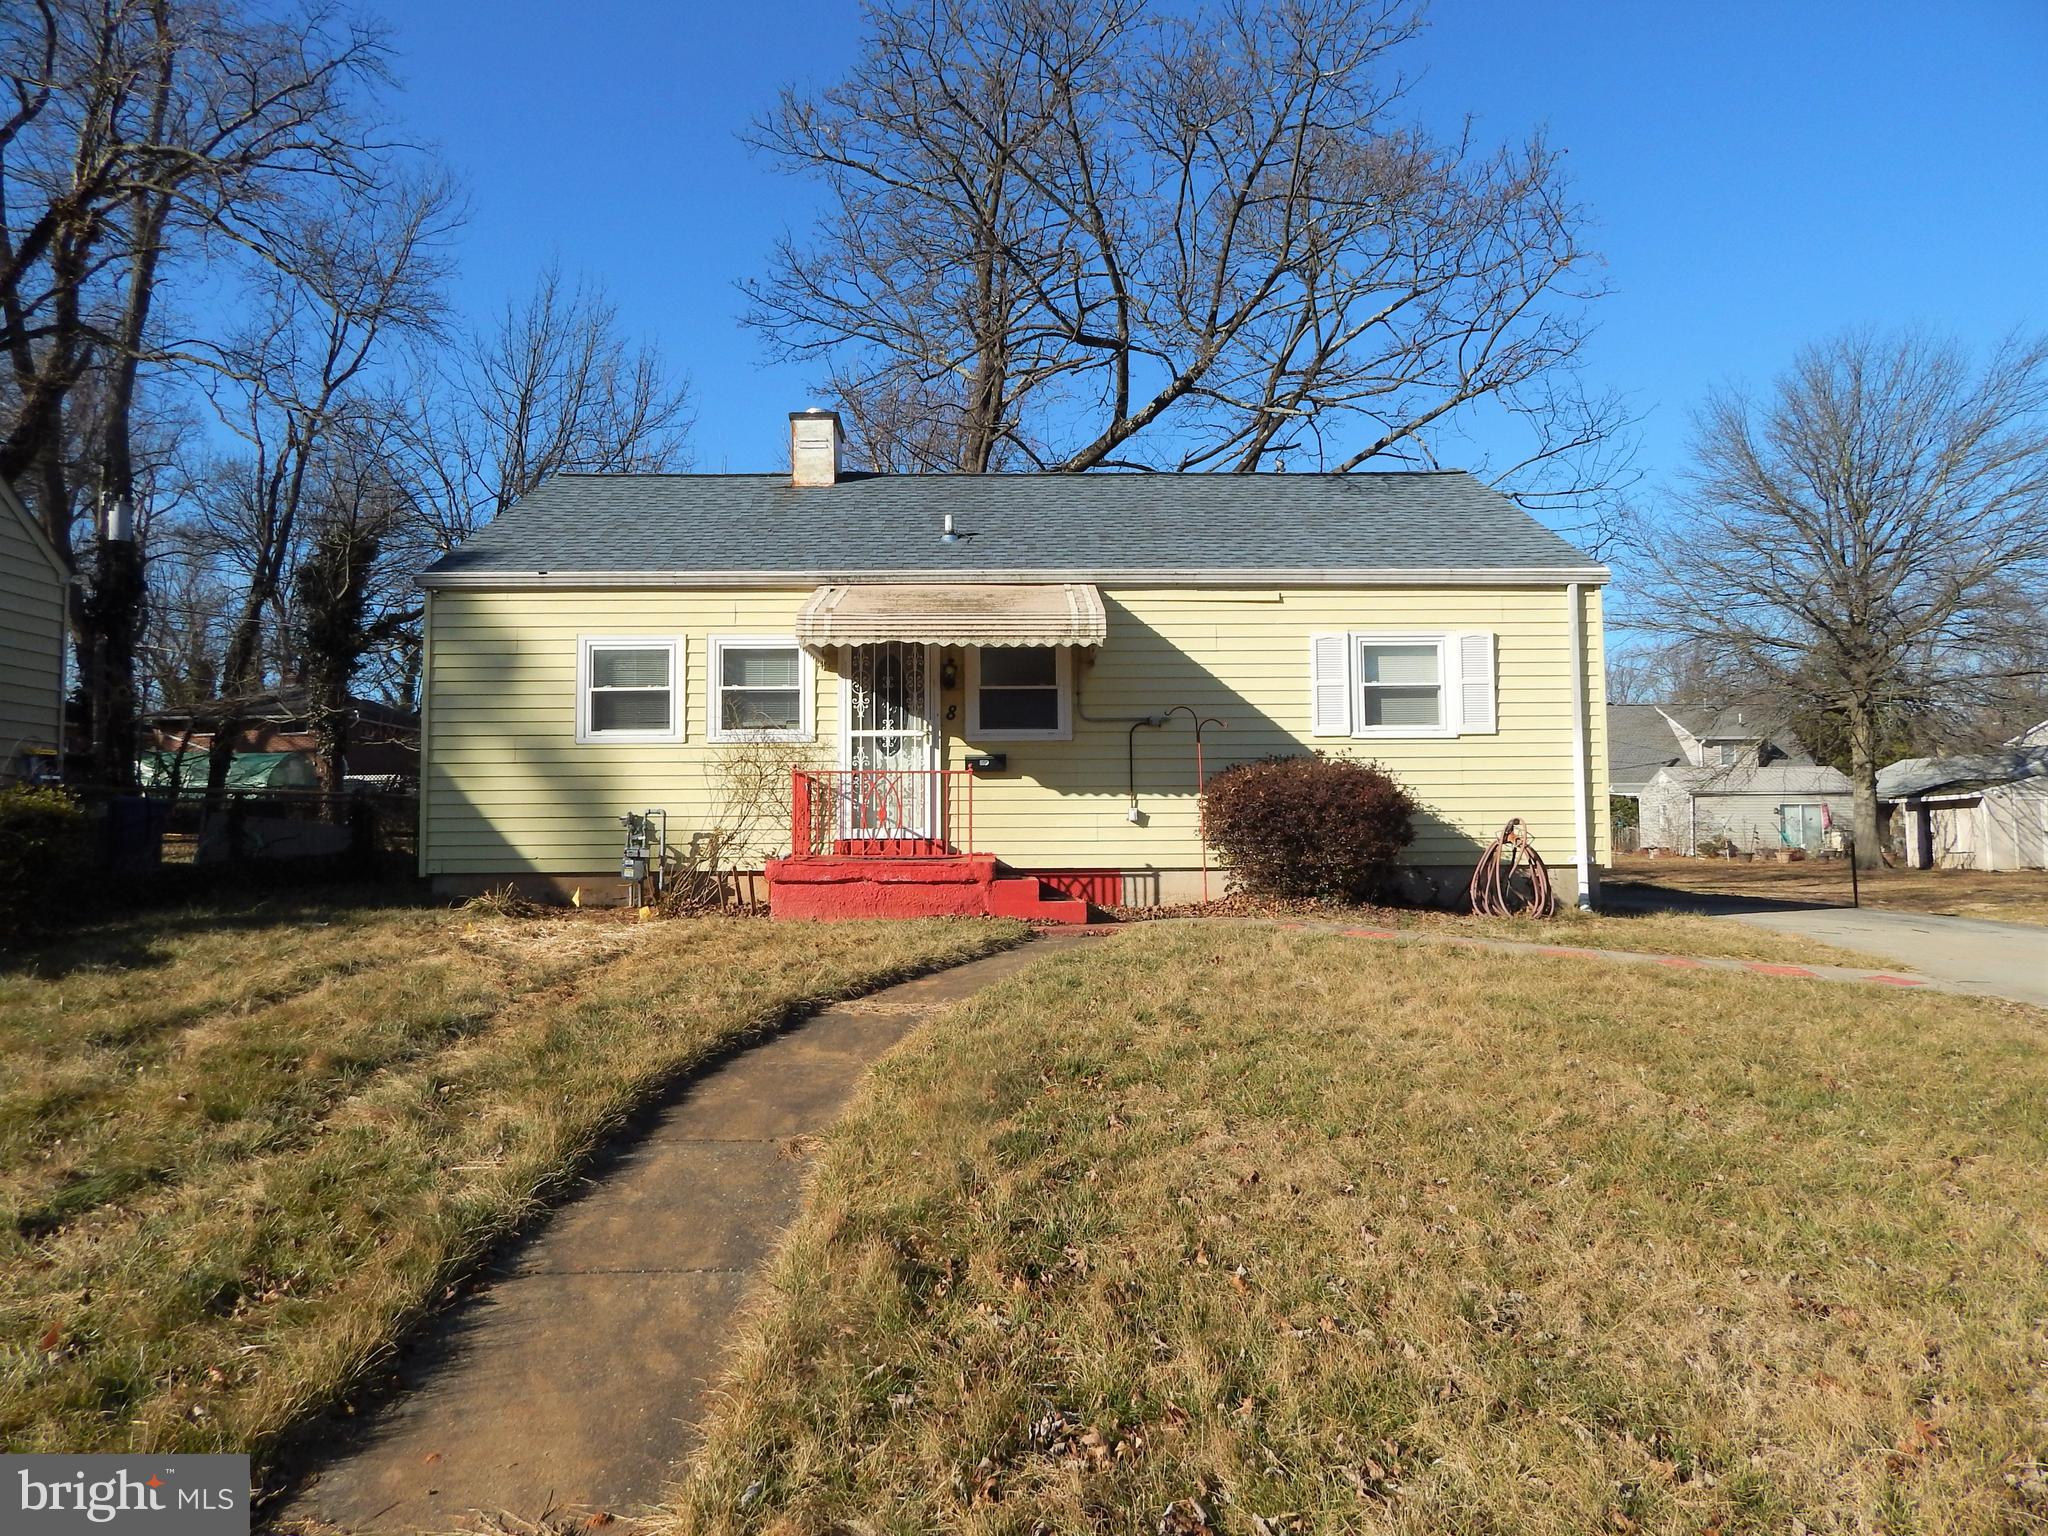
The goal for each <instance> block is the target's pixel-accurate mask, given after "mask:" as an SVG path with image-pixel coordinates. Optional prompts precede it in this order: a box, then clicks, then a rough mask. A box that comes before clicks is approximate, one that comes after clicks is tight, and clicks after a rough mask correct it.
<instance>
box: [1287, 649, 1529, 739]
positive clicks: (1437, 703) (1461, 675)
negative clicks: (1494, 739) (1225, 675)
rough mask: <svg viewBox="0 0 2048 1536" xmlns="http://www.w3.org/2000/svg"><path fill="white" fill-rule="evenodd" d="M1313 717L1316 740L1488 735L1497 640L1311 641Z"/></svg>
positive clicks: (1494, 726)
mask: <svg viewBox="0 0 2048 1536" xmlns="http://www.w3.org/2000/svg"><path fill="white" fill-rule="evenodd" d="M1309 715H1310V730H1311V734H1313V735H1316V736H1350V737H1357V738H1371V737H1387V738H1401V737H1430V736H1469V735H1474V734H1491V733H1492V732H1494V731H1495V730H1497V729H1498V728H1499V727H1498V725H1497V724H1496V719H1495V716H1496V711H1495V699H1494V663H1493V634H1492V632H1491V631H1488V630H1423V631H1417V632H1413V633H1384V632H1376V631H1363V632H1362V631H1357V630H1353V631H1350V632H1348V633H1340V634H1322V635H1311V636H1310V637H1309Z"/></svg>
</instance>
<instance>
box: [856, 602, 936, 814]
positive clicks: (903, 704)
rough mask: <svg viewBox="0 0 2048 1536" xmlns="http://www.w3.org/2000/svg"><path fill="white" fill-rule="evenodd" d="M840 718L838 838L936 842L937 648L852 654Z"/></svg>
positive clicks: (886, 644)
mask: <svg viewBox="0 0 2048 1536" xmlns="http://www.w3.org/2000/svg"><path fill="white" fill-rule="evenodd" d="M847 652H848V654H847V664H846V667H845V670H844V673H843V683H842V693H841V699H840V711H839V719H840V726H839V763H840V766H841V767H842V768H844V769H846V770H848V776H847V779H846V782H845V792H844V793H843V794H841V795H840V797H839V836H840V837H842V838H846V839H861V838H913V839H919V840H936V839H937V838H938V836H939V827H938V813H937V808H938V804H939V796H938V774H937V773H936V772H935V771H934V770H935V769H936V768H937V767H938V732H937V730H936V729H935V728H934V724H933V709H932V682H933V677H932V673H933V670H934V668H933V659H932V647H930V646H928V645H925V644H924V643H923V642H921V641H913V640H885V641H881V642H879V643H877V644H874V645H855V646H849V647H848V648H847Z"/></svg>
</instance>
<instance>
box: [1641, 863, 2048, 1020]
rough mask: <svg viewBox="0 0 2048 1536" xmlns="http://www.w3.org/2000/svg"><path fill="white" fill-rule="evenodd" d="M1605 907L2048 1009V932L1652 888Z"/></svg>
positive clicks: (1920, 914) (2028, 926) (1969, 920)
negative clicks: (1720, 928) (1762, 935)
mask: <svg viewBox="0 0 2048 1536" xmlns="http://www.w3.org/2000/svg"><path fill="white" fill-rule="evenodd" d="M1601 897H1602V902H1603V905H1607V906H1610V907H1617V908H1629V909H1634V910H1645V909H1661V910H1664V911H1673V912H1698V913H1702V914H1704V915H1706V916H1709V917H1716V918H1721V919H1723V920H1725V921H1728V922H1735V923H1750V924H1753V925H1754V926H1756V927H1759V928H1769V929H1773V930H1774V931H1776V932H1778V933H1789V934H1796V935H1799V936H1800V937H1803V938H1809V939H1812V940H1814V941H1815V942H1817V943H1821V944H1834V945H1838V946H1840V947H1841V948H1843V949H1855V950H1861V951H1862V952H1863V953H1864V954H1867V955H1878V956H1881V957H1883V958H1884V959H1886V960H1889V961H1891V962H1892V963H1893V964H1895V965H1900V966H1905V967H1907V968H1909V969H1911V970H1914V971H1918V972H1919V973H1920V974H1921V975H1923V976H1932V977H1935V978H1937V979H1938V980H1941V981H1946V982H1950V983H1952V984H1954V985H1955V986H1956V987H1957V988H1958V989H1960V990H1962V991H1965V992H1977V993H1981V994H1983V995H1984V996H1986V997H2005V998H2011V999H2012V1000H2013V1001H2015V1002H2020V1003H2031V1004H2033V1005H2034V1006H2035V1007H2037V1008H2048V928H2044V927H2040V926H2038V925H2034V924H2028V923H1995V922H1991V921H1988V920H1986V919H1984V918H1980V917H1937V916H1935V915H1933V914H1932V913H1928V912H1898V911H1890V910H1886V909H1883V908H1878V907H1809V906H1800V905H1798V904H1796V903H1791V902H1778V901H1760V900H1745V899H1743V898H1740V897H1713V896H1695V895H1692V894H1690V893H1687V892H1681V891H1671V890H1665V889H1662V888H1659V887H1654V886H1647V885H1633V884H1630V885H1623V884H1619V883H1617V884H1612V885H1608V886H1606V887H1604V888H1603V890H1602V892H1601Z"/></svg>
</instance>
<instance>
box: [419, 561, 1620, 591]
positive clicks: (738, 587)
mask: <svg viewBox="0 0 2048 1536" xmlns="http://www.w3.org/2000/svg"><path fill="white" fill-rule="evenodd" d="M1611 574H1612V573H1611V572H1610V571H1609V570H1608V568H1607V567H1606V566H1604V565H1587V566H1546V567H1533V566H1524V567H1513V568H1504V567H1499V566H1431V567H1414V568H1397V567H1388V566H1361V567H1355V568H1335V567H1304V568H1301V569H1282V568H1278V567H1273V566H1259V567H1241V566H1232V567H1212V568H1205V569H1186V570H1173V569H1155V570H1076V569H1071V568H1068V569H1048V570H1042V571H1031V570H1014V571H1013V570H957V571H933V570H922V571H847V570H813V571H552V570H550V571H506V570H492V571H441V572H434V571H428V572H427V573H426V574H424V575H423V576H421V577H420V579H419V580H420V585H421V586H423V587H425V588H427V589H428V590H430V591H437V590H439V591H446V590H452V589H459V588H470V589H482V590H498V589H505V590H510V589H518V588H532V587H553V588H559V589H561V590H564V591H571V590H588V591H604V590H618V589H626V588H657V589H681V588H692V589H698V590H704V589H711V590H717V589H724V590H730V591H749V590H759V589H762V588H776V587H806V586H818V585H823V584H826V583H834V584H840V585H859V584H861V583H867V582H930V583H932V584H934V585H956V584H960V583H965V582H989V583H995V584H1004V583H1010V582H1018V583H1036V582H1062V581H1086V582H1094V583H1097V584H1099V585H1102V586H1110V587H1117V586H1121V587H1191V586H1194V587H1555V586H1563V585H1565V584H1567V583H1570V582H1582V583H1584V584H1586V585H1588V586H1601V585H1604V584H1605V583H1606V582H1607V581H1608V580H1609V578H1610V576H1611Z"/></svg>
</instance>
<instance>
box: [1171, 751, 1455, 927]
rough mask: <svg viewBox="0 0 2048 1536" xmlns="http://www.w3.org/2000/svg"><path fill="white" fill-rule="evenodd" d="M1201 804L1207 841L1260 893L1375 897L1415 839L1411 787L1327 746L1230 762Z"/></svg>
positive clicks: (1352, 898) (1355, 898) (1239, 877)
mask: <svg viewBox="0 0 2048 1536" xmlns="http://www.w3.org/2000/svg"><path fill="white" fill-rule="evenodd" d="M1202 801H1203V808H1204V811H1205V814H1206V817H1207V831H1208V836H1209V842H1210V844H1211V845H1212V846H1213V847H1214V848H1215V849H1216V851H1217V852H1218V853H1219V854H1220V855H1221V856H1222V858H1223V862H1224V863H1225V864H1227V865H1228V866H1229V867H1230V869H1231V871H1232V873H1233V874H1235V875H1236V877H1237V880H1238V883H1239V884H1240V885H1241V886H1242V887H1243V888H1244V889H1245V890H1247V891H1250V892H1252V893H1253V894H1255V895H1264V896H1286V897H1308V898H1311V899H1319V900H1340V901H1361V900H1365V899H1367V898H1369V897H1373V896H1377V895H1379V894H1380V893H1381V892H1382V891H1383V890H1384V889H1385V887H1386V883H1387V876H1388V875H1389V873H1390V872H1391V871H1392V869H1393V867H1394V860H1395V859H1396V858H1398V857H1399V856H1400V853H1401V850H1402V849H1403V848H1406V847H1407V846H1408V844H1409V843H1410V842H1412V841H1413V840H1414V837H1415V826H1414V816H1415V811H1416V804H1415V801H1414V799H1413V797H1411V796H1410V795H1409V793H1408V791H1407V790H1405V789H1403V788H1402V787H1401V786H1400V784H1398V783H1397V782H1395V780H1394V779H1393V778H1392V777H1390V776H1389V775H1388V774H1387V773H1386V772H1385V771H1384V770H1382V769H1381V768H1379V767H1378V766H1377V765H1376V764H1372V763H1358V762H1353V761H1351V760H1350V759H1348V758H1338V757H1324V756H1323V755H1322V754H1321V753H1316V754H1313V755H1311V756H1306V757H1268V758H1261V759H1260V760H1259V761H1257V762H1252V763H1239V764H1237V765H1236V766H1235V767H1231V768H1226V769H1224V770H1223V771H1222V772H1221V773H1219V774H1217V775H1216V777H1215V778H1213V779H1211V780H1210V781H1209V784H1208V787H1207V788H1206V789H1205V790H1203V792H1202Z"/></svg>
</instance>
